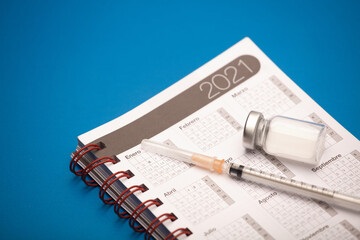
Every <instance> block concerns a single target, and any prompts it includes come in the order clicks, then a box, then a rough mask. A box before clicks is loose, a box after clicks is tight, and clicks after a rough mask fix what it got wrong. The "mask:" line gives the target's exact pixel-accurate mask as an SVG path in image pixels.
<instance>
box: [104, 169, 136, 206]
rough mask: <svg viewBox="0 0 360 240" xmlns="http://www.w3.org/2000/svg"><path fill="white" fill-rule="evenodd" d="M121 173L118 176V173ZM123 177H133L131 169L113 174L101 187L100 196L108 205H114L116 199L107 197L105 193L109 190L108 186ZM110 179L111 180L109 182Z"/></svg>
mask: <svg viewBox="0 0 360 240" xmlns="http://www.w3.org/2000/svg"><path fill="white" fill-rule="evenodd" d="M118 174H121V175H119V176H117V177H116V175H118ZM113 177H115V178H114V179H113V180H111V179H112V178H113ZM123 177H127V178H131V177H132V176H131V175H130V172H129V170H128V171H118V172H116V173H113V174H111V175H110V176H109V177H108V178H107V179H106V180H105V181H104V182H103V184H102V185H101V187H100V191H99V198H100V199H101V200H102V201H103V202H104V203H105V204H108V205H112V204H114V203H115V201H114V200H112V198H111V197H110V198H105V193H106V191H107V190H108V188H109V187H110V186H111V185H112V184H113V183H114V182H115V181H117V180H119V179H120V178H123ZM110 180H111V181H110ZM109 181H110V182H109Z"/></svg>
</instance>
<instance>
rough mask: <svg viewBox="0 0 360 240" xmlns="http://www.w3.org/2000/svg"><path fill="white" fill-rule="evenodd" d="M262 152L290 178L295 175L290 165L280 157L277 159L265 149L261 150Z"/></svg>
mask: <svg viewBox="0 0 360 240" xmlns="http://www.w3.org/2000/svg"><path fill="white" fill-rule="evenodd" d="M260 153H261V154H262V155H264V156H265V158H266V159H267V160H268V161H269V162H271V163H272V164H273V165H274V166H275V167H276V168H277V169H279V170H280V172H282V173H283V174H284V175H285V176H286V177H288V178H293V177H295V174H294V173H293V172H292V171H290V169H289V168H288V167H286V166H285V165H284V164H283V163H282V162H280V160H279V159H277V158H276V157H274V156H271V155H269V154H267V153H266V152H265V151H264V150H263V149H261V150H260Z"/></svg>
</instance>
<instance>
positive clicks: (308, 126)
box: [263, 116, 325, 164]
mask: <svg viewBox="0 0 360 240" xmlns="http://www.w3.org/2000/svg"><path fill="white" fill-rule="evenodd" d="M268 124H269V125H268V126H267V133H265V134H266V136H265V141H264V143H263V148H264V150H265V152H267V153H269V154H271V155H276V156H279V157H283V158H287V159H291V160H296V161H301V162H305V163H309V164H316V163H318V161H319V160H320V159H319V157H320V156H321V155H322V152H323V151H324V139H325V128H324V127H323V126H322V125H319V124H312V123H309V122H304V121H300V120H296V119H291V118H286V117H280V116H276V117H274V118H273V119H271V120H270V121H269V122H268Z"/></svg>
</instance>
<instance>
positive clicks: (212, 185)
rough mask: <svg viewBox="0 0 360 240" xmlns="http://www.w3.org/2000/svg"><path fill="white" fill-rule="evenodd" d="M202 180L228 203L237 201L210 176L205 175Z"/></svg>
mask: <svg viewBox="0 0 360 240" xmlns="http://www.w3.org/2000/svg"><path fill="white" fill-rule="evenodd" d="M202 180H203V181H204V182H205V183H206V184H207V185H208V186H209V187H210V188H211V189H212V190H213V191H214V192H215V193H216V194H217V195H218V196H219V197H220V198H221V199H222V200H224V201H225V202H226V203H227V204H228V205H231V204H233V203H235V201H234V200H233V199H232V198H231V197H230V196H229V195H227V194H226V192H224V190H222V189H221V188H220V187H219V186H218V185H217V184H216V183H215V182H214V181H213V180H212V179H211V178H210V177H209V176H205V177H203V178H202Z"/></svg>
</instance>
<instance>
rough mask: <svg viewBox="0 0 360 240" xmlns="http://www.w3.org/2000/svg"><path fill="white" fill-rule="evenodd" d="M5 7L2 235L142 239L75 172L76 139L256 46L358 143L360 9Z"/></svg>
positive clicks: (275, 5) (310, 5) (316, 5)
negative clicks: (238, 49) (241, 48)
mask: <svg viewBox="0 0 360 240" xmlns="http://www.w3.org/2000/svg"><path fill="white" fill-rule="evenodd" d="M119 2H120V1H113V2H111V1H82V2H81V1H1V3H0V84H1V85H0V86H1V94H0V103H1V124H0V127H1V129H0V130H1V146H2V156H1V166H2V167H1V168H2V170H1V177H0V180H1V182H0V184H1V185H0V187H1V190H2V191H1V204H0V213H1V214H0V219H1V221H0V234H1V236H0V237H1V238H7V239H25V238H32V239H63V238H68V239H75V238H87V239H96V238H101V239H105V238H108V239H119V238H121V237H122V236H124V237H131V238H137V239H142V238H143V235H141V234H136V233H134V232H133V231H132V230H131V229H130V228H129V226H128V223H127V222H125V221H123V220H121V219H118V218H117V217H116V216H115V214H114V213H113V210H112V208H109V207H107V206H104V204H103V203H102V202H101V201H100V200H99V199H98V197H97V194H98V189H96V190H95V189H91V188H88V187H85V185H84V184H83V182H81V180H80V179H79V178H78V177H75V176H74V175H73V174H71V173H70V172H69V170H68V165H69V161H70V158H69V155H70V153H71V152H72V151H73V150H74V149H75V147H76V144H77V141H76V137H77V136H78V135H80V134H82V133H84V132H86V131H88V130H91V129H93V128H95V127H97V126H98V125H101V124H103V123H105V122H107V121H109V120H111V119H113V118H115V117H117V116H120V115H121V114H123V113H125V112H127V111H129V110H131V109H132V108H134V107H135V106H137V105H139V104H140V103H142V102H144V101H145V100H147V99H148V98H150V97H152V96H153V95H155V94H156V93H158V92H159V91H161V90H163V89H165V88H166V87H168V86H170V85H171V84H173V83H175V82H176V81H177V80H179V79H181V78H182V77H184V76H186V75H187V74H189V73H190V72H192V71H193V70H195V69H197V68H198V67H200V66H201V65H203V64H204V63H206V62H207V61H209V60H210V59H212V58H213V57H215V56H217V55H218V54H220V53H221V52H223V51H224V50H226V49H227V48H229V47H230V46H232V45H233V44H235V43H236V42H238V41H239V40H241V39H242V38H244V37H245V36H249V37H250V38H251V39H252V40H253V41H254V42H255V43H256V44H257V45H258V46H259V47H260V48H261V49H262V50H263V51H264V52H265V53H266V54H267V55H268V56H269V57H270V58H271V59H272V60H273V61H274V62H275V63H276V64H277V65H278V66H279V67H280V68H281V69H282V70H283V71H284V72H285V73H286V74H288V75H289V76H290V78H292V79H293V80H294V81H295V82H296V83H297V84H298V85H299V86H300V87H301V88H303V89H304V90H305V91H306V92H307V93H308V94H309V95H310V96H311V97H312V98H313V99H314V100H315V101H317V102H318V103H319V104H320V105H321V106H322V107H323V108H324V109H325V110H326V111H328V112H329V113H330V114H331V115H332V116H333V117H334V118H335V119H337V120H338V121H339V122H340V123H341V124H342V125H343V126H344V127H345V128H347V129H348V130H349V131H350V132H351V133H352V134H354V135H355V136H356V137H357V138H360V128H359V122H360V108H359V103H360V94H359V92H360V91H359V90H360V88H359V86H360V85H359V80H360V77H359V67H360V48H359V43H360V31H359V29H360V14H359V10H360V8H359V1H245V2H244V1H222V2H221V3H220V2H218V3H217V2H214V1H200V2H196V3H194V2H193V1H182V2H179V3H177V2H174V1H171V3H169V2H165V1H155V2H152V3H149V2H139V1H129V2H125V1H124V2H122V3H119Z"/></svg>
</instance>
